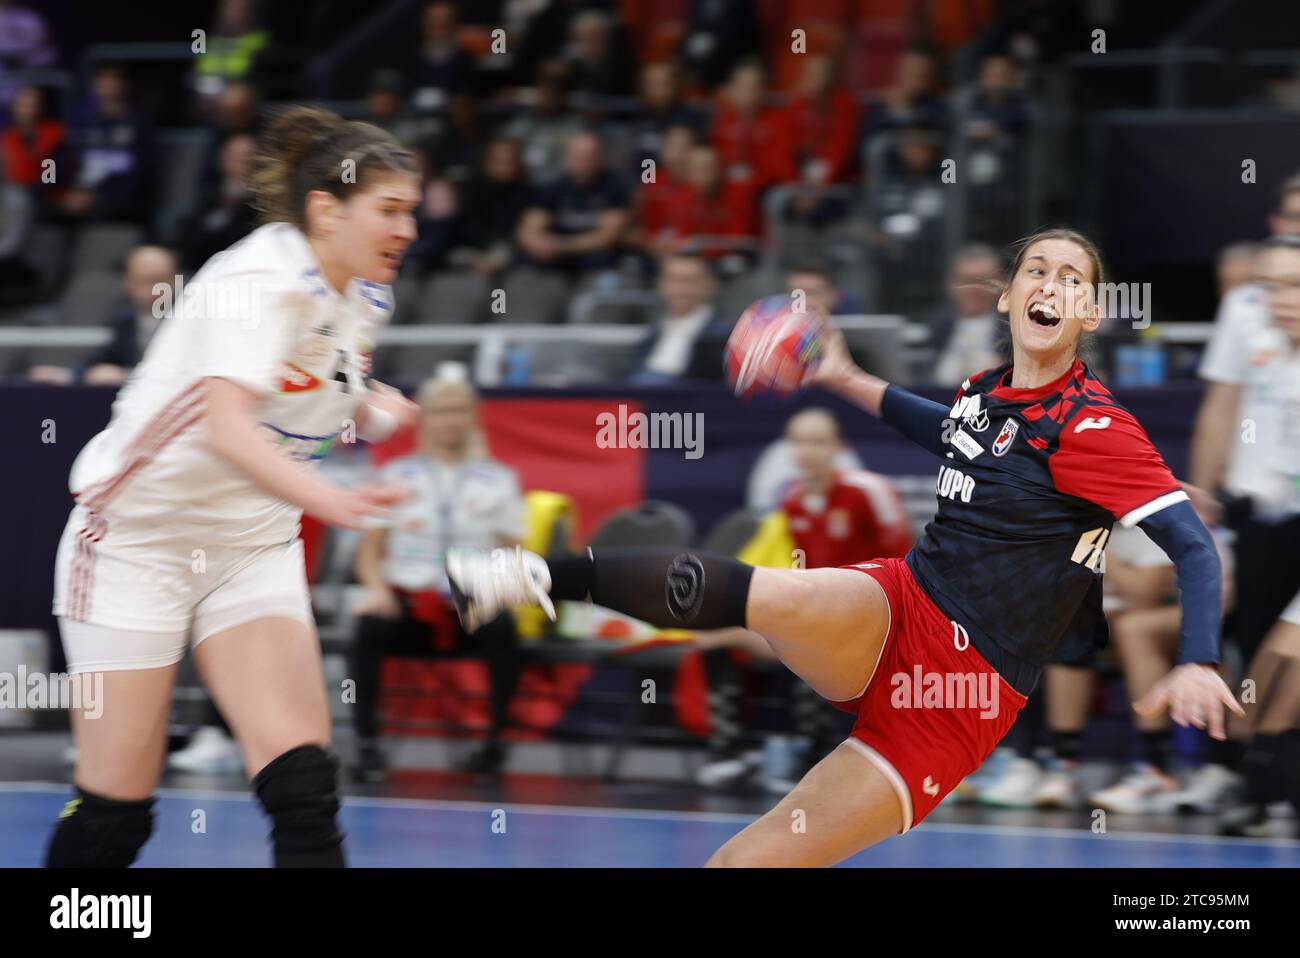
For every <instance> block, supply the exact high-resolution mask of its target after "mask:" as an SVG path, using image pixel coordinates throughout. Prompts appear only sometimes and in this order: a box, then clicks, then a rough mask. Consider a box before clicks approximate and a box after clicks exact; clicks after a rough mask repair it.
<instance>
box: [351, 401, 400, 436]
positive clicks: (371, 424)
mask: <svg viewBox="0 0 1300 958" xmlns="http://www.w3.org/2000/svg"><path fill="white" fill-rule="evenodd" d="M396 429H397V417H396V416H394V415H393V414H392V413H391V412H389V411H388V410H387V409H380V408H379V407H378V406H370V407H368V414H367V415H366V428H365V429H359V430H357V437H358V438H360V439H364V440H365V441H366V442H383V441H384V440H385V439H387V438H388V437H389V436H391V435H392V434H393V432H394V430H396Z"/></svg>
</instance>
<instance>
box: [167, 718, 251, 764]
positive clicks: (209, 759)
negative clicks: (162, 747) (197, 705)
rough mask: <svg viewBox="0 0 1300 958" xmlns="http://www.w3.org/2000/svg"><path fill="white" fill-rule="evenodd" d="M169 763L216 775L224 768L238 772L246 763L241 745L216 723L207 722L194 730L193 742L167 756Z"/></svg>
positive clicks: (191, 740)
mask: <svg viewBox="0 0 1300 958" xmlns="http://www.w3.org/2000/svg"><path fill="white" fill-rule="evenodd" d="M167 767H168V768H171V769H175V770H176V771H179V772H194V773H196V774H201V775H216V774H219V773H221V772H238V771H239V770H240V769H242V768H243V767H244V760H243V758H241V757H240V754H239V746H238V745H236V744H235V743H234V741H233V740H232V739H231V738H230V736H229V735H227V734H226V733H225V732H223V731H222V730H221V729H219V728H217V727H216V726H213V725H205V726H203V727H202V728H200V729H199V730H198V731H197V732H195V733H194V737H193V738H192V739H190V744H189V745H187V746H185V747H184V748H183V749H181V750H180V751H178V752H172V753H171V755H169V756H167Z"/></svg>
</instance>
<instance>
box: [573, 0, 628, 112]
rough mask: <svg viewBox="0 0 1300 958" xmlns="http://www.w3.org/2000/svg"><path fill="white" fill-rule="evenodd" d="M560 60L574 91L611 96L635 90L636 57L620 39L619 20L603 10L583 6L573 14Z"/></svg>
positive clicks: (623, 94)
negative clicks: (565, 46)
mask: <svg viewBox="0 0 1300 958" xmlns="http://www.w3.org/2000/svg"><path fill="white" fill-rule="evenodd" d="M560 62H561V64H563V70H564V73H563V75H564V77H565V79H566V80H567V81H568V85H569V89H570V90H571V91H572V92H573V93H575V94H580V95H584V96H596V97H606V96H609V97H613V96H631V95H632V94H633V93H634V92H635V91H636V57H634V56H633V55H632V52H631V51H630V50H629V49H628V48H627V45H626V44H625V43H623V42H622V36H621V34H620V33H619V31H618V21H617V20H615V19H614V17H613V16H612V15H611V14H609V13H605V12H604V11H601V10H584V11H582V12H581V13H579V14H578V15H577V16H576V17H574V19H573V23H572V24H571V25H570V33H569V46H568V49H567V50H566V51H565V56H564V57H563V59H562V60H561V61H560Z"/></svg>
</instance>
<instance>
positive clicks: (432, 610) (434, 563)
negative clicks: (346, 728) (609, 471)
mask: <svg viewBox="0 0 1300 958" xmlns="http://www.w3.org/2000/svg"><path fill="white" fill-rule="evenodd" d="M419 401H420V406H421V409H422V415H421V420H420V426H419V445H418V448H417V449H416V451H415V452H413V453H411V454H410V455H407V456H402V457H400V458H397V459H394V460H392V461H390V462H388V463H386V464H385V465H384V467H383V469H382V470H381V477H382V481H383V482H385V483H387V484H392V485H395V486H401V487H404V488H406V489H408V490H409V492H410V497H409V498H408V499H407V500H405V501H404V502H402V503H401V504H399V505H398V506H397V507H396V508H394V509H393V511H392V520H391V523H390V524H389V525H388V526H386V527H385V528H380V529H374V530H371V531H369V532H367V533H366V534H365V536H364V538H363V539H362V541H361V545H360V547H359V549H358V552H357V559H356V570H357V577H358V578H359V579H360V581H361V583H362V584H363V585H365V586H366V594H365V596H364V598H363V599H362V601H361V604H360V605H359V606H358V607H357V610H356V611H357V613H358V620H357V631H356V642H355V646H354V653H353V663H352V664H353V677H354V678H355V679H356V683H357V687H356V693H357V701H356V707H355V709H354V716H355V727H356V733H357V738H358V741H359V747H358V763H357V766H356V767H355V768H354V770H353V774H354V776H355V777H356V778H357V779H359V780H362V781H382V780H383V779H384V775H385V771H384V766H385V762H384V756H383V753H382V751H381V750H380V748H379V744H378V737H379V722H378V715H377V704H378V703H377V699H378V693H379V675H380V667H381V663H382V660H383V658H384V657H385V656H391V655H399V656H412V657H435V656H437V655H438V654H439V648H441V649H442V650H443V652H451V651H453V650H454V651H456V652H471V653H475V654H477V655H479V656H481V657H482V658H483V660H484V661H485V663H486V664H487V669H488V675H489V679H490V681H491V687H492V715H491V725H490V727H489V729H488V736H487V741H486V743H485V745H484V747H483V748H482V749H481V750H480V751H478V752H477V753H475V754H474V755H473V756H472V757H471V758H470V759H469V761H468V762H467V763H466V765H465V766H464V770H466V771H472V772H477V773H482V774H495V773H496V772H497V771H499V770H500V767H501V765H502V764H503V763H504V761H505V749H504V746H503V745H502V742H501V732H502V731H503V729H504V728H505V726H506V723H507V719H508V716H509V711H510V703H511V700H512V698H513V696H514V691H515V686H516V685H517V684H518V680H519V671H520V663H519V650H518V642H517V636H516V633H515V626H514V620H513V619H512V618H511V616H510V615H509V613H504V614H502V615H500V616H498V617H497V618H496V619H493V620H492V621H491V622H488V623H486V624H484V625H483V626H481V627H480V628H479V629H477V630H476V631H475V632H473V633H472V634H470V633H467V632H465V631H464V629H463V628H462V627H461V625H460V620H459V619H458V618H457V616H456V615H455V613H454V610H453V609H452V606H451V605H450V603H449V602H447V601H446V600H447V597H448V596H449V595H450V589H449V587H448V584H447V573H446V569H445V566H444V562H443V560H444V557H445V556H446V553H447V549H449V548H451V547H453V546H468V547H475V548H483V549H493V548H497V547H500V546H514V545H516V544H518V543H520V542H521V541H522V540H523V537H524V533H525V528H524V526H525V509H524V500H523V495H522V494H521V492H520V489H519V480H518V478H517V477H516V475H515V473H514V472H513V471H512V470H511V469H509V468H507V467H506V466H504V465H502V464H501V463H498V462H494V461H492V460H491V459H487V458H485V457H484V456H482V455H481V454H480V449H479V447H478V444H479V431H478V416H477V407H478V396H477V394H476V393H475V391H474V387H473V386H471V385H470V384H469V383H467V382H464V381H461V380H446V379H433V380H430V381H428V382H427V383H425V384H424V386H423V388H422V389H421V390H420V396H419Z"/></svg>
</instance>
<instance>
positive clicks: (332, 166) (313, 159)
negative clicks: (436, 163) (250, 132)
mask: <svg viewBox="0 0 1300 958" xmlns="http://www.w3.org/2000/svg"><path fill="white" fill-rule="evenodd" d="M418 171H419V167H418V166H417V164H416V160H415V156H414V155H413V154H412V153H411V151H410V150H407V149H406V148H405V147H403V146H402V145H401V144H399V143H398V142H397V140H395V139H393V137H392V136H391V135H390V134H389V133H386V132H385V131H383V130H381V129H380V128H379V127H377V126H372V125H371V124H369V123H359V122H355V121H348V120H345V119H343V118H342V117H341V116H339V115H338V114H336V113H331V112H330V111H329V110H322V109H318V108H316V107H308V106H295V107H290V108H289V109H287V110H284V111H282V112H281V113H279V114H278V115H277V116H276V117H275V119H274V120H272V121H271V125H270V126H269V127H268V128H267V129H266V132H264V133H263V134H262V136H261V138H260V139H259V140H258V148H257V153H256V155H255V156H254V158H253V175H252V181H251V183H250V186H249V189H250V192H251V194H252V200H253V206H254V207H255V208H256V209H257V211H258V212H259V213H261V214H262V219H263V220H264V221H266V222H285V223H293V224H294V225H295V226H297V227H299V228H300V229H302V230H303V231H304V232H306V231H307V226H308V224H307V222H306V218H307V208H306V206H307V194H308V193H311V192H313V191H315V190H324V191H325V192H328V193H332V194H334V195H335V196H337V197H339V198H340V199H347V197H348V196H349V195H350V194H351V193H352V192H354V191H356V190H360V189H363V188H364V187H365V185H366V184H367V183H368V181H369V179H370V178H371V177H372V176H373V175H374V174H376V173H383V172H392V173H396V172H402V173H417V172H418Z"/></svg>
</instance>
